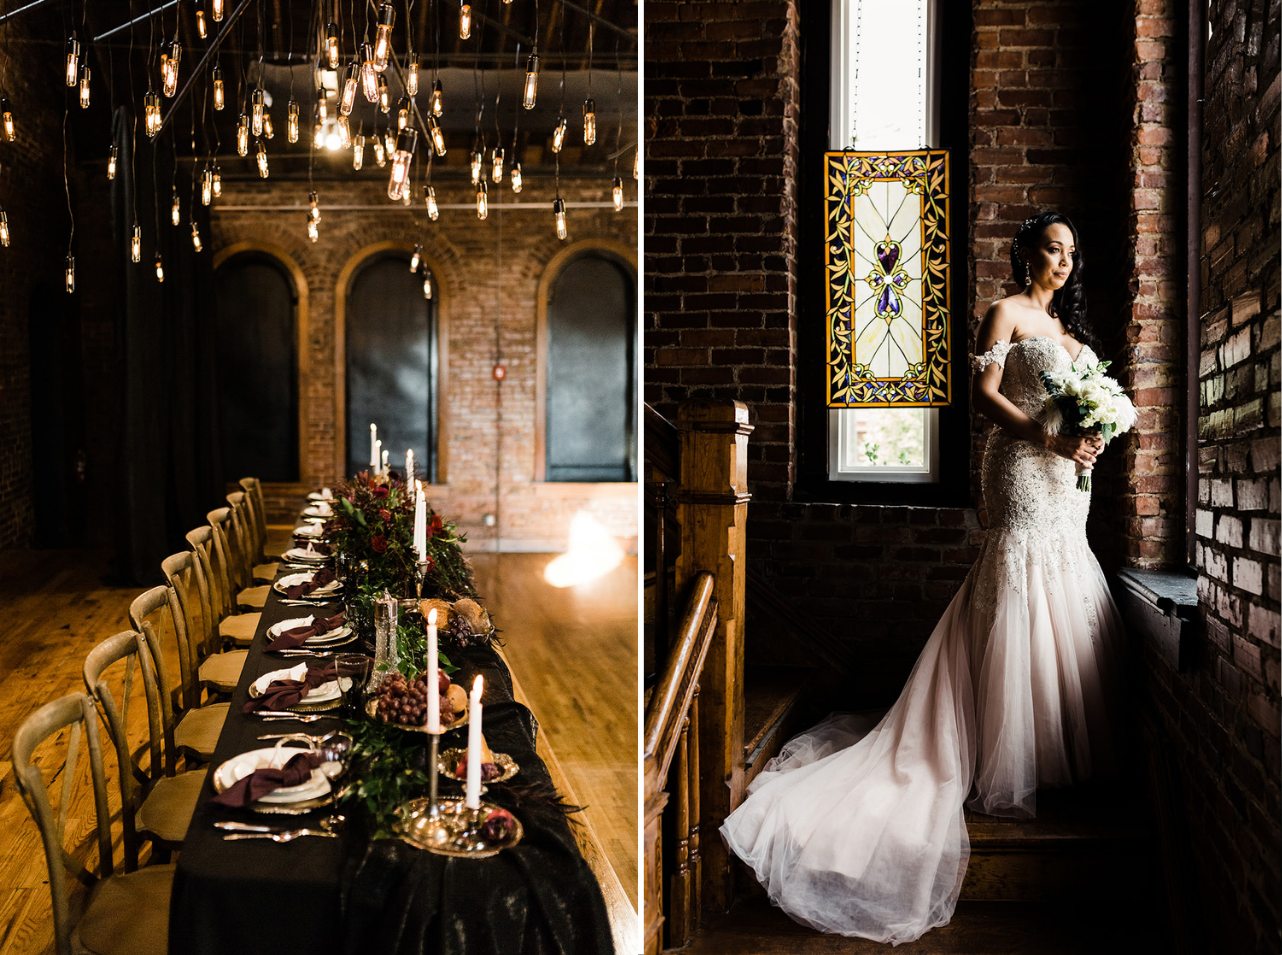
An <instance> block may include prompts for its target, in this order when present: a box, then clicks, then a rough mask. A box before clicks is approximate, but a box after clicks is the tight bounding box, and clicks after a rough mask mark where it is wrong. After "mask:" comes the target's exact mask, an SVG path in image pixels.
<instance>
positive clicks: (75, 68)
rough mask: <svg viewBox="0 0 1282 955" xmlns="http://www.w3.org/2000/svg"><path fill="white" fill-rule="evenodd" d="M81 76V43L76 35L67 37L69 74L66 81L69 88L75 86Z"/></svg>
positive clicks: (67, 73)
mask: <svg viewBox="0 0 1282 955" xmlns="http://www.w3.org/2000/svg"><path fill="white" fill-rule="evenodd" d="M79 76H80V41H79V40H77V39H76V35H75V33H72V34H71V36H69V37H67V72H66V74H65V79H66V82H67V85H68V86H75V85H76V80H77V79H78V78H79Z"/></svg>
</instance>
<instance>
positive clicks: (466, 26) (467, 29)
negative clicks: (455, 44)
mask: <svg viewBox="0 0 1282 955" xmlns="http://www.w3.org/2000/svg"><path fill="white" fill-rule="evenodd" d="M458 35H459V38H460V39H462V40H466V39H467V38H468V37H470V36H471V35H472V8H471V7H470V6H469V5H468V4H466V3H463V4H460V5H459V8H458Z"/></svg>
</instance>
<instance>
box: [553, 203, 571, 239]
mask: <svg viewBox="0 0 1282 955" xmlns="http://www.w3.org/2000/svg"><path fill="white" fill-rule="evenodd" d="M552 215H554V216H556V237H557V238H558V239H560V240H561V241H563V242H564V241H565V237H566V236H567V235H569V233H568V232H567V231H566V229H565V200H564V199H562V198H561V197H560V196H557V197H556V198H555V199H553V200H552Z"/></svg>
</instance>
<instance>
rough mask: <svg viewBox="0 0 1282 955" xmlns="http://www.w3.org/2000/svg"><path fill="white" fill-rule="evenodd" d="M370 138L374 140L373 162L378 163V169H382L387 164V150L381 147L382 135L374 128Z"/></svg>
mask: <svg viewBox="0 0 1282 955" xmlns="http://www.w3.org/2000/svg"><path fill="white" fill-rule="evenodd" d="M370 138H371V139H372V140H374V162H376V163H378V168H379V169H382V168H383V167H384V166H386V165H387V150H386V149H384V148H383V137H382V136H380V135H379V134H378V130H375V131H374V135H373V136H371V137H370Z"/></svg>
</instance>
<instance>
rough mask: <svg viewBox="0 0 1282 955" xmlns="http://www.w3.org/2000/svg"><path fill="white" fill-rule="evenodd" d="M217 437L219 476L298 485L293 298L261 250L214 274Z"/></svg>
mask: <svg viewBox="0 0 1282 955" xmlns="http://www.w3.org/2000/svg"><path fill="white" fill-rule="evenodd" d="M215 285H216V290H217V296H218V308H217V323H218V324H217V329H216V337H217V342H218V431H219V439H220V442H221V448H222V460H223V477H224V478H225V479H226V480H228V481H236V480H239V479H240V478H242V477H246V476H249V475H252V476H254V477H257V478H259V479H260V480H263V481H297V480H298V317H297V311H298V294H297V291H296V290H295V288H294V282H293V279H292V278H291V276H290V274H289V272H288V271H287V270H286V269H285V267H284V266H283V265H282V264H281V263H280V262H279V261H277V260H276V259H275V258H273V257H271V256H270V255H267V254H265V253H261V252H245V253H242V254H240V255H235V256H232V257H231V258H230V259H228V260H227V261H226V262H224V263H223V264H222V265H220V266H219V267H218V271H217V273H216V274H215Z"/></svg>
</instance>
